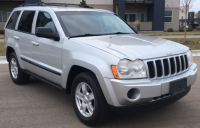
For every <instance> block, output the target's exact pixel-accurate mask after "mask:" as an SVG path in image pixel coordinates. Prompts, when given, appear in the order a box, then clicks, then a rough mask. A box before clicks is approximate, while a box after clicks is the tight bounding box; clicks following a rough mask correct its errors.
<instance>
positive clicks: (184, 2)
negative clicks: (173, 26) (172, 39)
mask: <svg viewBox="0 0 200 128" xmlns="http://www.w3.org/2000/svg"><path fill="white" fill-rule="evenodd" d="M195 1H196V0H181V6H183V8H184V13H185V36H184V42H186V26H187V15H188V12H189V9H191V8H192V6H193V4H194V2H195Z"/></svg>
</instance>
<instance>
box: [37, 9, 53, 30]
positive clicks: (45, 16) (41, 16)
mask: <svg viewBox="0 0 200 128" xmlns="http://www.w3.org/2000/svg"><path fill="white" fill-rule="evenodd" d="M37 27H48V28H51V29H52V30H53V31H54V32H56V27H55V24H54V23H53V20H52V18H51V16H50V14H49V13H47V12H39V13H38V18H37V22H36V28H37Z"/></svg>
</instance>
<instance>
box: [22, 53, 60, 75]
mask: <svg viewBox="0 0 200 128" xmlns="http://www.w3.org/2000/svg"><path fill="white" fill-rule="evenodd" d="M21 59H22V60H23V61H25V62H27V63H30V64H32V65H34V66H37V67H39V68H41V69H44V70H46V71H48V72H51V73H53V74H56V75H58V76H61V73H59V72H57V71H55V70H52V69H50V68H47V67H45V66H42V65H40V64H37V63H35V62H33V61H30V60H28V59H26V58H24V57H21Z"/></svg>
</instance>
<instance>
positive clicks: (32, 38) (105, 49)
mask: <svg viewBox="0 0 200 128" xmlns="http://www.w3.org/2000/svg"><path fill="white" fill-rule="evenodd" d="M5 42H6V45H5V47H6V57H7V61H8V62H9V69H10V75H11V78H12V80H13V82H14V83H16V84H19V85H20V84H25V83H27V82H28V81H29V78H30V76H33V77H36V78H38V79H40V80H42V81H44V82H47V83H49V84H50V85H53V86H55V87H58V88H60V89H65V90H66V93H71V97H72V99H71V100H72V103H73V108H74V111H75V113H76V115H77V116H78V118H79V119H80V120H81V121H82V122H83V123H84V124H86V125H90V126H95V125H99V124H101V123H103V122H105V121H107V120H108V119H109V118H110V117H111V115H112V113H113V112H115V113H117V114H129V113H137V112H141V111H146V110H151V109H155V108H158V107H162V106H165V105H167V104H170V103H172V102H174V101H177V100H179V99H180V98H182V97H183V96H185V95H186V94H187V93H188V92H189V91H190V88H191V85H193V84H194V83H195V81H196V78H197V65H196V64H195V63H193V58H192V54H191V51H190V50H189V48H188V47H186V46H183V45H181V44H178V43H175V42H172V41H168V40H164V39H159V38H156V37H151V36H146V35H142V34H138V33H137V32H136V31H135V30H134V29H133V28H132V27H131V26H129V25H128V24H127V23H126V22H124V21H123V20H122V19H121V18H119V17H118V16H117V15H116V14H114V13H113V12H109V11H106V10H98V9H92V8H89V7H87V6H83V7H63V6H47V5H45V4H39V5H38V6H28V5H23V6H22V7H18V8H15V9H14V10H13V12H12V14H11V16H10V18H9V19H8V21H7V23H6V25H5Z"/></svg>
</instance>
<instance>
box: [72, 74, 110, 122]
mask: <svg viewBox="0 0 200 128" xmlns="http://www.w3.org/2000/svg"><path fill="white" fill-rule="evenodd" d="M72 103H73V108H74V111H75V113H76V115H77V116H78V118H79V119H80V120H81V122H83V123H84V124H86V125H88V126H97V125H100V124H102V123H104V122H106V121H107V120H108V119H109V118H110V117H111V111H110V109H109V106H108V104H107V102H106V100H105V98H104V95H103V92H102V91H101V88H100V85H99V83H98V81H97V79H96V77H95V76H94V75H93V74H92V73H91V72H83V73H80V74H79V75H77V76H76V78H75V79H74V81H73V85H72Z"/></svg>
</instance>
